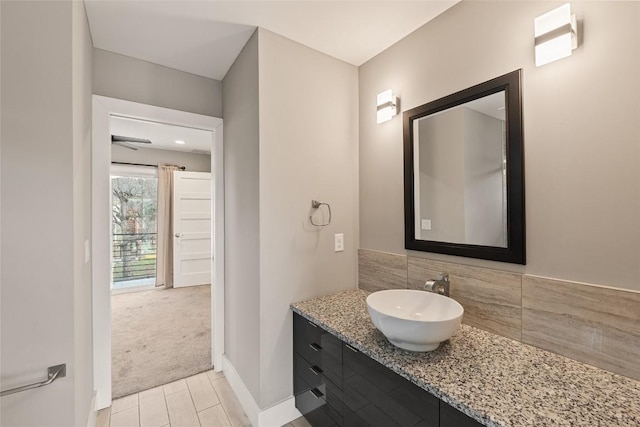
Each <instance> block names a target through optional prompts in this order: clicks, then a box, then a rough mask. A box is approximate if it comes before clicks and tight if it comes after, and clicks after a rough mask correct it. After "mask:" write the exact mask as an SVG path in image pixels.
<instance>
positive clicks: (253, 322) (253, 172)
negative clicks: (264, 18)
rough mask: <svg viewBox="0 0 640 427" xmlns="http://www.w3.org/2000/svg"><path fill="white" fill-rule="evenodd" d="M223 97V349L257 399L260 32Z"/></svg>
mask: <svg viewBox="0 0 640 427" xmlns="http://www.w3.org/2000/svg"><path fill="white" fill-rule="evenodd" d="M222 90H223V95H224V99H225V102H224V112H223V114H224V116H225V117H226V118H225V119H224V175H225V176H224V180H225V188H226V191H225V206H224V207H225V258H224V260H225V267H224V268H225V294H224V298H225V300H224V305H225V311H224V315H225V322H224V327H225V331H224V336H225V343H224V350H225V354H226V355H227V357H228V358H229V360H230V361H231V363H232V364H233V366H234V368H235V369H236V371H237V372H238V374H239V375H240V377H241V378H242V380H243V381H244V384H245V385H246V386H247V388H248V389H249V391H250V392H251V394H252V395H253V397H254V399H255V400H256V401H257V400H258V398H259V396H260V373H259V363H260V362H259V358H260V296H261V295H260V240H259V237H260V236H259V234H260V229H259V215H260V205H259V182H258V180H259V172H260V171H259V138H260V136H259V132H260V131H259V117H258V33H257V31H256V32H255V33H254V34H253V36H252V37H251V38H250V39H249V41H248V42H247V44H246V45H245V47H244V49H243V50H242V52H241V53H240V56H238V58H237V59H236V61H235V62H234V63H233V65H232V66H231V68H230V69H229V71H228V72H227V75H226V76H225V78H224V81H223V83H222Z"/></svg>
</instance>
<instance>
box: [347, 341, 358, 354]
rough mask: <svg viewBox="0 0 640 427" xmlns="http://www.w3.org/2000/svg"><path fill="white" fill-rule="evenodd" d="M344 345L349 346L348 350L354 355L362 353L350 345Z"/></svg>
mask: <svg viewBox="0 0 640 427" xmlns="http://www.w3.org/2000/svg"><path fill="white" fill-rule="evenodd" d="M344 345H346V346H347V348H348V349H349V350H351V351H353V352H354V353H360V350H357V349H355V348H353V347H351V346H350V345H349V344H347V343H345V344H344Z"/></svg>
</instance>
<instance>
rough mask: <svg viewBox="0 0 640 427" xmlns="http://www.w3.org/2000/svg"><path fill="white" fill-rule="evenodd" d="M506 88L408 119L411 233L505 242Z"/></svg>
mask: <svg viewBox="0 0 640 427" xmlns="http://www.w3.org/2000/svg"><path fill="white" fill-rule="evenodd" d="M505 131H506V128H505V91H501V92H498V93H494V94H492V95H488V96H485V97H483V98H478V99H475V100H473V101H470V102H467V103H464V104H461V105H457V106H455V107H453V108H448V109H446V110H443V111H440V112H437V113H435V114H431V115H429V116H426V117H422V118H420V119H417V120H414V121H413V135H414V138H413V141H414V145H413V150H414V154H413V158H414V171H415V172H416V173H415V174H414V180H415V181H414V198H415V235H416V238H417V239H419V240H434V241H440V242H453V243H467V244H472V245H486V246H497V247H502V248H506V247H507V203H506V196H507V195H506V190H507V186H506V162H507V159H506V135H505Z"/></svg>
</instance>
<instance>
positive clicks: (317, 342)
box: [293, 313, 481, 427]
mask: <svg viewBox="0 0 640 427" xmlns="http://www.w3.org/2000/svg"><path fill="white" fill-rule="evenodd" d="M293 331H294V333H293V341H294V355H293V356H294V359H293V369H294V395H295V399H296V407H297V408H298V410H299V411H300V412H301V413H302V414H303V415H304V416H305V418H306V419H307V421H309V423H310V424H311V425H313V426H314V427H316V426H321V427H325V426H326V427H329V426H345V427H360V426H362V427H365V426H373V427H378V426H379V427H409V426H417V427H418V426H419V427H439V426H443V427H454V426H455V427H475V426H480V425H481V424H479V423H478V422H477V421H475V420H473V419H471V418H469V417H467V416H466V415H464V414H463V413H461V412H459V411H457V410H456V409H454V408H452V407H451V406H449V405H448V404H446V403H444V402H441V401H440V400H439V399H438V398H437V397H435V396H433V395H432V394H430V393H428V392H427V391H425V390H423V389H421V388H420V387H418V386H416V385H414V384H413V383H411V382H410V381H409V380H407V379H405V378H403V377H401V376H400V375H398V374H396V373H395V372H393V371H391V370H390V369H388V368H386V367H384V366H382V365H381V364H380V363H378V362H376V361H374V360H373V359H371V358H370V357H369V356H367V355H365V354H363V353H361V352H360V351H358V350H357V349H355V348H353V347H351V346H350V345H348V344H346V343H344V342H342V341H341V340H340V339H338V338H336V337H335V336H334V335H332V334H330V333H328V332H327V331H325V330H324V329H322V328H320V327H319V326H317V325H315V324H314V323H312V322H310V321H308V320H307V319H305V318H304V317H302V316H300V315H298V314H297V313H294V315H293Z"/></svg>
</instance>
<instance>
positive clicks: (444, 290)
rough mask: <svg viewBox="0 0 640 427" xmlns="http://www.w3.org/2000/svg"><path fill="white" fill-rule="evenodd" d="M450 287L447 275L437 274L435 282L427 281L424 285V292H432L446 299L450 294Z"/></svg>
mask: <svg viewBox="0 0 640 427" xmlns="http://www.w3.org/2000/svg"><path fill="white" fill-rule="evenodd" d="M450 287H451V286H450V282H449V274H447V273H441V274H438V278H437V279H436V280H433V279H432V280H427V281H426V282H425V283H424V290H425V291H428V292H434V293H436V294H440V295H444V296H447V297H448V296H449V293H450V292H449V291H450Z"/></svg>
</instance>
